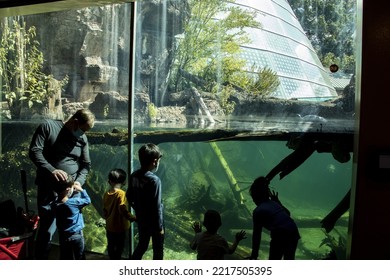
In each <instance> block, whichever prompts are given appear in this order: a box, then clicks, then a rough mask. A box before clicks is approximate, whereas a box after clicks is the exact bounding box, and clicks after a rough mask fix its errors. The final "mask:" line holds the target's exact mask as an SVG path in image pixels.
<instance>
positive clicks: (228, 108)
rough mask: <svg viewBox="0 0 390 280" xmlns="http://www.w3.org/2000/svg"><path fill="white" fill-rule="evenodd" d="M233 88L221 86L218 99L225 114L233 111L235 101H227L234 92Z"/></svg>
mask: <svg viewBox="0 0 390 280" xmlns="http://www.w3.org/2000/svg"><path fill="white" fill-rule="evenodd" d="M234 92H235V91H234V89H233V88H232V87H231V86H226V87H223V88H222V90H221V92H220V100H219V103H220V105H221V108H222V110H223V112H224V114H225V115H226V116H228V115H230V114H231V113H233V111H234V108H235V106H236V102H234V101H229V99H230V96H231V95H232V94H233V93H234Z"/></svg>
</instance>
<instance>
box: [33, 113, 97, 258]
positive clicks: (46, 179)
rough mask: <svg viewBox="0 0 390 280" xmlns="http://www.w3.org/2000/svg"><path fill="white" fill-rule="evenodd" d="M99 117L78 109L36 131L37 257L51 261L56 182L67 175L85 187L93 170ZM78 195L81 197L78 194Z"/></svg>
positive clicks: (34, 156)
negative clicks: (91, 139)
mask: <svg viewBox="0 0 390 280" xmlns="http://www.w3.org/2000/svg"><path fill="white" fill-rule="evenodd" d="M94 122H95V116H94V115H93V113H92V112H91V111H89V110H88V109H80V110H78V111H77V112H76V113H75V114H74V115H73V116H72V117H71V118H70V119H69V120H68V121H66V122H65V123H64V122H63V121H60V120H46V121H44V122H43V123H42V124H41V125H39V127H38V128H37V129H36V131H35V133H34V135H33V138H32V141H31V144H30V149H29V157H30V159H31V160H32V162H33V163H34V164H35V165H36V167H37V174H36V179H35V184H36V185H37V186H38V195H37V206H38V215H39V217H40V222H39V223H40V224H39V229H38V232H37V238H36V243H35V258H36V259H48V255H49V250H50V244H51V240H52V238H53V235H54V233H55V231H56V223H55V222H56V219H55V213H54V211H53V209H52V207H51V205H52V203H53V201H55V199H56V194H55V192H54V189H53V186H54V185H55V182H59V181H65V180H66V179H67V176H68V175H67V174H70V175H71V176H72V178H73V179H74V184H75V185H79V186H82V185H83V184H84V183H85V180H86V177H87V175H88V172H89V170H90V167H91V160H90V156H89V147H88V139H87V136H86V135H85V132H86V131H88V130H90V129H91V128H92V127H93V125H94ZM75 195H77V194H75Z"/></svg>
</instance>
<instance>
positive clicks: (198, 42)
mask: <svg viewBox="0 0 390 280" xmlns="http://www.w3.org/2000/svg"><path fill="white" fill-rule="evenodd" d="M189 4H190V7H191V15H190V17H189V18H188V21H187V22H186V23H185V31H184V34H183V37H182V38H181V39H180V41H179V44H178V48H177V50H176V54H175V65H174V67H173V69H172V71H173V72H172V74H173V75H171V77H173V80H172V81H171V83H172V84H173V88H175V90H176V91H178V90H182V89H183V88H185V83H186V81H185V80H184V78H183V77H182V76H181V75H180V74H179V73H180V70H184V71H185V72H187V73H190V74H191V75H193V76H196V77H199V78H201V79H202V80H203V81H205V85H204V87H203V90H206V91H210V90H211V89H212V88H213V87H214V86H215V84H216V83H219V84H223V83H224V82H227V81H228V80H229V78H230V76H231V75H232V74H233V73H235V72H239V71H244V70H243V68H244V66H245V61H244V60H242V59H240V58H239V52H240V45H241V44H244V43H247V42H249V37H248V35H247V33H246V32H245V31H244V28H247V27H255V28H260V26H261V25H260V23H258V22H257V21H256V20H255V13H253V12H249V11H245V10H243V9H240V8H238V7H232V6H230V5H228V4H227V1H225V0H204V1H197V0H191V1H189ZM222 15H223V17H222ZM217 18H218V20H216V19H217Z"/></svg>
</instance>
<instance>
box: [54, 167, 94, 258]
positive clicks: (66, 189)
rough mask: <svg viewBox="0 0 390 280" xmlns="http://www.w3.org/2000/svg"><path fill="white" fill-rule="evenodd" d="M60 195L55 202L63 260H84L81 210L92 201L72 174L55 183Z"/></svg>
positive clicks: (56, 190)
mask: <svg viewBox="0 0 390 280" xmlns="http://www.w3.org/2000/svg"><path fill="white" fill-rule="evenodd" d="M54 189H55V192H56V193H57V195H58V197H57V199H56V200H55V202H54V203H53V206H52V208H53V209H54V212H55V216H56V225H57V228H58V234H59V240H60V259H61V260H83V259H85V255H84V247H85V246H84V244H85V242H84V235H83V228H84V218H83V214H82V213H81V210H82V209H83V208H84V207H85V206H87V205H89V204H90V203H91V199H90V197H89V195H88V193H87V191H86V190H85V189H83V188H82V187H81V186H80V185H79V184H74V181H73V178H72V176H70V175H68V177H67V179H66V180H65V181H59V182H57V183H56V184H55V187H54Z"/></svg>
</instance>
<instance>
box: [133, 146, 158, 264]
mask: <svg viewBox="0 0 390 280" xmlns="http://www.w3.org/2000/svg"><path fill="white" fill-rule="evenodd" d="M138 157H139V161H140V164H141V167H140V169H138V170H136V171H134V172H133V173H132V174H131V175H130V178H129V187H128V189H127V192H126V197H127V200H128V202H129V204H130V205H131V207H132V208H133V209H134V211H135V216H136V217H137V221H136V223H137V227H138V237H139V240H138V244H137V246H136V248H135V250H134V252H133V254H132V256H131V259H134V260H141V259H142V257H143V255H144V254H145V252H146V250H147V249H148V247H149V241H150V238H152V243H153V259H154V260H162V259H163V256H164V219H163V205H162V201H161V180H160V178H159V177H158V176H157V175H156V174H154V172H156V171H157V169H158V166H159V162H160V159H161V157H162V153H161V152H160V149H159V148H158V147H157V146H156V145H155V144H153V143H148V144H145V145H143V146H141V148H140V149H139V150H138Z"/></svg>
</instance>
